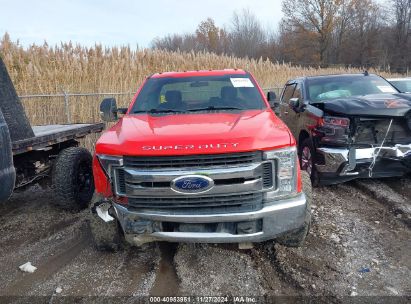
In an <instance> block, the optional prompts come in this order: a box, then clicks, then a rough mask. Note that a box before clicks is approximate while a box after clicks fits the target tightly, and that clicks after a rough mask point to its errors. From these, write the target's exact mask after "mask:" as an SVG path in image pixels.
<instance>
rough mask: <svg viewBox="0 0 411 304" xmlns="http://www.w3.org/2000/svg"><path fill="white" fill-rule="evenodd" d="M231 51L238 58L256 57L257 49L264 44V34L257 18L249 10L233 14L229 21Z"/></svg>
mask: <svg viewBox="0 0 411 304" xmlns="http://www.w3.org/2000/svg"><path fill="white" fill-rule="evenodd" d="M231 23H232V24H231V31H230V37H231V51H232V53H233V54H235V55H237V56H240V57H247V56H248V57H254V58H256V57H258V55H259V48H260V47H262V46H264V44H265V42H266V34H265V32H264V30H263V28H262V26H261V23H260V22H259V21H258V19H257V17H256V16H255V15H254V14H252V13H251V11H250V10H248V9H244V10H242V11H241V12H240V13H238V12H234V14H233V17H232V21H231Z"/></svg>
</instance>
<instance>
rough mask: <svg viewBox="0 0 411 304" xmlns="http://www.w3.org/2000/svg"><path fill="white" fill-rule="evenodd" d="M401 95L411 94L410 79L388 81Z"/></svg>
mask: <svg viewBox="0 0 411 304" xmlns="http://www.w3.org/2000/svg"><path fill="white" fill-rule="evenodd" d="M389 81H390V83H391V84H392V85H394V87H396V88H397V89H398V90H399V91H400V92H402V93H411V78H405V79H391V80H389Z"/></svg>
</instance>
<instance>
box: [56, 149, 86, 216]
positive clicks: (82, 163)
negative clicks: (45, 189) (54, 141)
mask: <svg viewBox="0 0 411 304" xmlns="http://www.w3.org/2000/svg"><path fill="white" fill-rule="evenodd" d="M52 179H53V189H54V190H55V195H56V199H55V200H54V202H55V204H56V205H57V206H58V207H60V208H62V209H65V210H71V211H78V210H81V209H84V208H86V207H87V206H88V203H89V202H90V201H91V199H92V197H93V193H94V180H93V171H92V156H91V154H90V152H89V151H88V150H87V149H85V148H79V147H71V148H67V149H64V150H62V151H61V152H60V153H59V155H58V157H57V159H56V161H55V163H54V166H53V177H52Z"/></svg>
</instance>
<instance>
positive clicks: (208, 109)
mask: <svg viewBox="0 0 411 304" xmlns="http://www.w3.org/2000/svg"><path fill="white" fill-rule="evenodd" d="M218 110H235V111H244V110H247V109H244V108H237V107H214V106H210V107H206V108H198V109H190V110H187V111H188V112H201V111H218Z"/></svg>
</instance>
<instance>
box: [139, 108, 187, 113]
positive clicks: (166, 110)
mask: <svg viewBox="0 0 411 304" xmlns="http://www.w3.org/2000/svg"><path fill="white" fill-rule="evenodd" d="M182 112H185V111H181V110H173V109H150V110H147V111H133V114H138V113H150V114H159V113H182Z"/></svg>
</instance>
